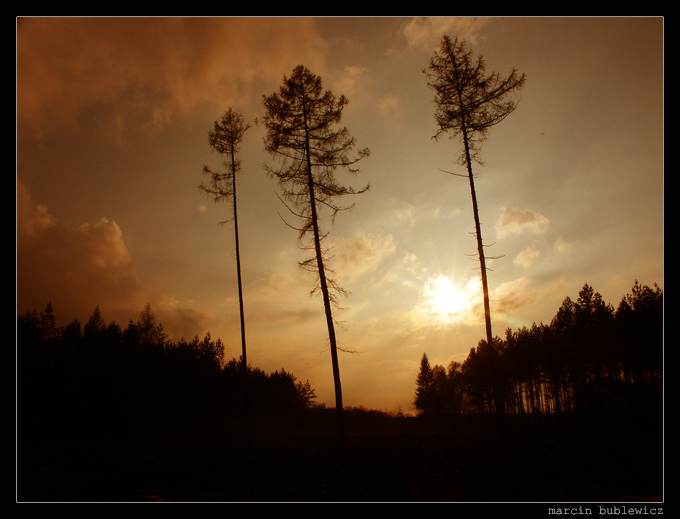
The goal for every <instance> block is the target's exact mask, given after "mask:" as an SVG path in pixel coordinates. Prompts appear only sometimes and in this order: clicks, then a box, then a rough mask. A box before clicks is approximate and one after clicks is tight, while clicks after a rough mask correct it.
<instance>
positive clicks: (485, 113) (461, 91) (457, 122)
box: [426, 35, 525, 413]
mask: <svg viewBox="0 0 680 519" xmlns="http://www.w3.org/2000/svg"><path fill="white" fill-rule="evenodd" d="M429 69H430V71H431V73H428V72H426V74H427V75H428V78H429V81H428V85H429V86H430V87H431V88H432V89H433V90H434V91H435V104H436V106H437V108H436V111H435V120H436V122H437V125H438V126H439V129H438V130H437V132H436V134H435V136H434V138H435V139H439V137H441V136H442V135H444V134H447V133H450V138H451V139H459V140H460V141H461V144H462V145H463V152H462V154H461V155H460V159H459V162H460V163H461V164H462V165H464V166H466V167H467V175H459V176H467V177H468V179H469V181H470V193H471V196H472V211H473V214H474V220H475V235H476V237H477V253H478V255H479V263H480V270H481V275H482V292H483V296H484V319H485V326H486V341H487V344H489V345H492V344H493V343H494V341H493V334H492V332H491V310H490V306H489V288H488V282H487V267H486V257H485V255H484V242H483V240H482V230H481V224H480V221H479V210H478V205H477V195H476V193H475V184H474V176H473V173H472V163H473V162H477V163H481V160H480V150H481V144H482V142H483V141H484V139H485V138H486V136H487V134H488V132H489V129H490V128H491V127H492V126H495V125H496V124H498V123H499V122H501V121H502V120H503V119H505V118H506V117H507V116H508V115H509V114H511V113H512V112H513V111H514V109H515V106H516V104H517V103H516V101H515V100H514V99H509V98H508V97H509V95H510V94H511V93H512V92H513V91H515V90H519V89H521V88H522V86H523V85H524V81H525V75H524V74H522V75H521V76H518V75H517V72H516V70H515V69H513V70H512V72H511V73H510V75H509V76H508V77H507V78H503V77H501V76H500V75H499V74H498V73H492V74H490V75H488V76H486V75H485V70H486V67H485V64H484V60H483V59H482V57H481V56H480V57H478V58H477V61H476V62H475V63H473V62H472V52H471V51H466V47H465V42H464V41H459V40H458V38H456V39H455V40H454V41H451V38H449V37H448V36H447V35H444V36H443V38H442V41H441V46H440V50H439V52H435V54H434V56H433V57H432V58H431V59H430V66H429ZM454 175H458V174H457V173H454ZM496 405H497V410H498V412H499V413H502V407H498V406H500V405H501V402H499V401H497V402H496Z"/></svg>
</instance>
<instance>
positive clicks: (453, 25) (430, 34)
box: [402, 16, 488, 48]
mask: <svg viewBox="0 0 680 519" xmlns="http://www.w3.org/2000/svg"><path fill="white" fill-rule="evenodd" d="M487 21H488V20H487V19H486V18H476V17H462V18H446V17H436V16H435V17H430V18H413V19H411V20H409V21H408V22H406V23H405V24H404V25H403V27H402V32H403V34H404V36H405V37H406V41H407V43H408V46H409V47H421V48H422V47H425V48H428V47H436V46H437V45H439V42H440V41H441V38H442V35H444V34H449V36H450V37H451V38H454V37H455V36H459V37H460V38H462V39H464V40H466V41H467V42H469V43H475V42H477V41H478V39H479V37H480V31H481V29H482V28H483V27H484V26H485V25H486V23H487Z"/></svg>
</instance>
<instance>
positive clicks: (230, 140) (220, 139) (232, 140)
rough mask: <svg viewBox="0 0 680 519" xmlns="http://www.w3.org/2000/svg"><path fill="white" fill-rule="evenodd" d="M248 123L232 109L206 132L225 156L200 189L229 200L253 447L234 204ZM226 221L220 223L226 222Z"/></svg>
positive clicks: (246, 392)
mask: <svg viewBox="0 0 680 519" xmlns="http://www.w3.org/2000/svg"><path fill="white" fill-rule="evenodd" d="M249 127H250V125H248V124H247V123H245V122H244V120H243V116H242V115H241V114H239V113H237V112H235V111H233V110H232V109H231V108H229V109H228V110H227V111H226V112H225V113H224V114H223V115H222V118H221V120H220V121H219V122H218V121H215V125H214V128H213V129H212V130H210V131H209V132H208V139H209V144H210V147H211V148H212V149H213V150H215V151H217V152H218V153H219V154H221V155H223V156H224V157H225V160H224V166H225V168H226V171H225V172H217V171H213V170H211V169H210V168H209V167H208V166H204V167H203V172H204V173H205V174H206V175H209V177H210V183H209V184H205V183H204V184H201V186H200V187H201V189H202V190H203V191H205V192H206V193H208V194H209V195H212V196H213V199H214V200H215V202H219V201H222V200H231V201H232V209H233V213H232V218H231V220H232V221H233V222H234V240H235V247H236V276H237V283H238V301H239V313H240V324H241V360H242V363H243V366H242V371H243V386H244V398H245V404H246V427H247V431H248V445H249V448H250V449H251V450H252V448H253V440H252V426H251V419H250V404H249V396H248V360H247V355H246V324H245V313H244V309H243V285H242V282H241V253H240V247H239V235H238V210H237V204H236V173H237V172H238V171H239V170H240V166H241V162H240V160H239V159H238V150H239V145H240V144H241V141H242V140H243V134H244V133H245V132H246V131H247V130H248V128H249ZM228 221H229V220H226V221H223V222H221V223H222V224H224V223H227V222H228Z"/></svg>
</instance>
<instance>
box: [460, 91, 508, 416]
mask: <svg viewBox="0 0 680 519" xmlns="http://www.w3.org/2000/svg"><path fill="white" fill-rule="evenodd" d="M461 106H462V99H461ZM461 131H462V134H463V145H464V147H465V162H466V164H467V170H468V178H469V180H470V195H471V196H472V212H473V215H474V219H475V235H476V237H477V253H478V255H479V266H480V270H481V274H482V293H483V296H484V323H485V328H486V342H487V345H488V346H489V353H490V355H491V358H490V360H491V373H492V379H491V382H492V386H491V387H492V392H493V400H494V404H495V408H496V416H497V417H498V423H499V426H500V427H501V429H502V428H503V426H504V415H505V405H504V402H503V396H502V395H501V390H500V387H499V384H500V382H499V380H498V371H497V369H496V368H497V365H498V363H497V362H496V354H495V352H494V350H493V348H494V345H493V333H492V331H491V306H490V304H489V285H488V281H487V275H486V257H485V255H484V242H483V240H482V226H481V223H480V221H479V209H478V206H477V194H476V192H475V181H474V177H473V175H472V158H471V157H470V145H469V143H468V136H467V132H466V127H465V121H463V122H462V125H461Z"/></svg>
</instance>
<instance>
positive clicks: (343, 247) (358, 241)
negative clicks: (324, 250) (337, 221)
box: [331, 232, 396, 281]
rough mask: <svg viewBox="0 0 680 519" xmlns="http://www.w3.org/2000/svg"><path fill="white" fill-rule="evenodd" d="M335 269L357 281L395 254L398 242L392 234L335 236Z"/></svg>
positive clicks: (348, 278) (349, 278) (339, 273)
mask: <svg viewBox="0 0 680 519" xmlns="http://www.w3.org/2000/svg"><path fill="white" fill-rule="evenodd" d="M331 247H332V252H331V254H332V255H333V256H334V260H333V264H334V267H333V269H334V270H336V272H337V273H338V275H339V276H340V277H342V278H343V279H347V280H350V281H355V280H357V279H359V278H360V277H361V276H363V275H364V274H366V273H368V272H370V271H373V270H375V269H376V268H377V267H378V266H379V265H380V263H381V262H382V261H383V260H384V259H385V258H387V257H389V256H391V255H393V254H394V252H395V251H396V244H395V241H394V237H393V236H392V235H391V234H386V235H379V234H374V233H365V232H357V233H355V234H354V235H352V236H350V237H348V238H344V237H334V238H333V243H332V246H331Z"/></svg>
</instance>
